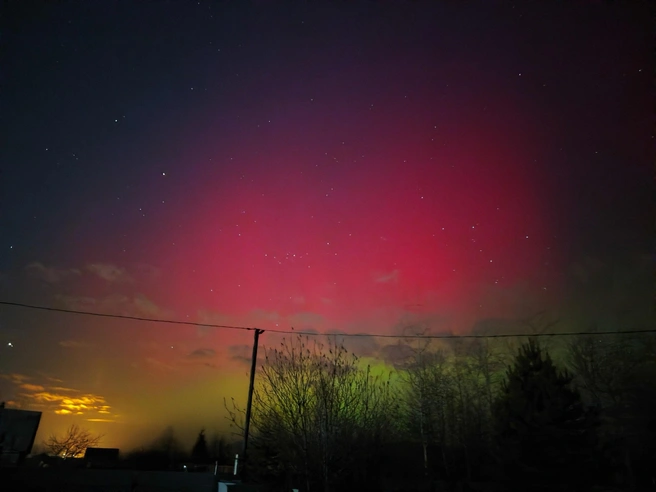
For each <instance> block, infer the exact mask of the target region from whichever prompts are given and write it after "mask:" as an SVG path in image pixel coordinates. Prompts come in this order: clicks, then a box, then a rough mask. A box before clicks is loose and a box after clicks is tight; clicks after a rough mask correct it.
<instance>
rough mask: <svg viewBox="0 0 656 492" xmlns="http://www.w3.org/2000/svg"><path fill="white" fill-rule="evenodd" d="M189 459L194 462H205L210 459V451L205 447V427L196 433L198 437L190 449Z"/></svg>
mask: <svg viewBox="0 0 656 492" xmlns="http://www.w3.org/2000/svg"><path fill="white" fill-rule="evenodd" d="M191 459H192V461H193V462H194V463H199V464H207V463H209V461H210V452H209V450H208V449H207V440H206V439H205V429H202V430H201V431H200V432H199V433H198V438H197V439H196V443H195V444H194V447H193V448H192V449H191Z"/></svg>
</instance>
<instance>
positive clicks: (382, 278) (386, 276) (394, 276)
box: [375, 270, 399, 284]
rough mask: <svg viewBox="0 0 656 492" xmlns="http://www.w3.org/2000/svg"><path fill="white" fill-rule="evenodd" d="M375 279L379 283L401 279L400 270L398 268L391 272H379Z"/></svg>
mask: <svg viewBox="0 0 656 492" xmlns="http://www.w3.org/2000/svg"><path fill="white" fill-rule="evenodd" d="M375 281H376V282H378V283H383V284H386V283H392V282H398V281H399V271H398V270H392V271H391V272H389V273H381V274H378V275H377V276H376V278H375Z"/></svg>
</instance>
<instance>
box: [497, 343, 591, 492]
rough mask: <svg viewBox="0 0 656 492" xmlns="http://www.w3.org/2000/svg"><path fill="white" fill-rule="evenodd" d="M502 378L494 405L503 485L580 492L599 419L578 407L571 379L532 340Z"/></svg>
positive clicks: (586, 477)
mask: <svg viewBox="0 0 656 492" xmlns="http://www.w3.org/2000/svg"><path fill="white" fill-rule="evenodd" d="M506 378H507V379H506V381H504V383H503V385H502V390H501V394H500V396H499V398H498V400H497V416H498V431H499V434H498V442H497V444H498V446H499V449H498V457H499V459H500V460H501V464H502V465H503V470H504V475H505V476H504V479H505V481H507V482H508V485H510V486H511V489H512V490H515V489H517V487H518V486H520V484H521V489H522V490H585V489H586V487H588V486H590V485H591V484H592V482H593V473H594V469H593V468H594V452H595V449H596V427H597V426H598V422H599V419H598V415H597V413H596V412H595V411H593V410H591V409H586V408H585V406H584V405H583V403H582V402H581V396H580V394H579V392H578V391H577V390H576V389H575V388H574V387H573V386H572V379H573V376H572V375H570V374H569V373H568V372H567V371H560V370H559V369H558V368H557V367H556V366H555V364H554V363H553V361H552V360H551V357H550V356H549V354H548V353H547V352H546V351H545V352H544V353H543V351H542V349H541V347H540V345H539V344H538V343H537V342H536V341H535V340H534V339H531V340H529V341H528V343H526V344H524V345H523V346H522V347H521V348H520V350H519V353H518V354H517V356H516V357H515V361H514V364H513V365H512V366H511V367H509V368H508V371H507V373H506ZM517 490H519V489H517Z"/></svg>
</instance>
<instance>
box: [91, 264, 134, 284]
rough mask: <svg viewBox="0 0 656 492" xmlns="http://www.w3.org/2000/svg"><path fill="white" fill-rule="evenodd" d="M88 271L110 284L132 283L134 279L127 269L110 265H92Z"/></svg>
mask: <svg viewBox="0 0 656 492" xmlns="http://www.w3.org/2000/svg"><path fill="white" fill-rule="evenodd" d="M87 270H88V271H89V272H91V273H93V274H94V275H97V276H98V277H100V278H102V279H103V280H107V281H108V282H132V281H133V278H132V276H131V275H129V274H128V272H127V270H126V269H125V268H121V267H118V266H116V265H110V264H109V263H91V264H89V265H87Z"/></svg>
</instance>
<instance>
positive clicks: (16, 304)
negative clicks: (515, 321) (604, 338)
mask: <svg viewBox="0 0 656 492" xmlns="http://www.w3.org/2000/svg"><path fill="white" fill-rule="evenodd" d="M0 305H3V306H12V307H19V308H24V309H32V310H40V311H50V312H56V313H65V314H76V315H82V316H95V317H101V318H114V319H126V320H131V321H142V322H150V323H166V324H171V325H185V326H195V327H200V328H217V329H223V330H241V331H254V330H262V331H265V332H269V333H282V334H289V335H307V336H339V337H374V338H410V339H424V340H436V339H460V338H521V337H562V336H586V335H594V336H597V335H599V336H601V335H618V334H619V335H629V334H638V333H656V329H647V330H622V331H576V332H561V333H497V334H489V335H476V334H469V335H448V334H440V335H394V334H383V333H317V332H312V331H297V330H293V329H292V330H280V329H274V328H271V329H268V328H267V329H265V330H263V329H261V328H256V327H248V326H233V325H219V324H214V323H199V322H196V321H182V320H171V319H157V318H145V317H141V316H128V315H123V314H107V313H94V312H91V311H78V310H75V309H64V308H56V307H50V306H37V305H34V304H25V303H21V302H10V301H0Z"/></svg>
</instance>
